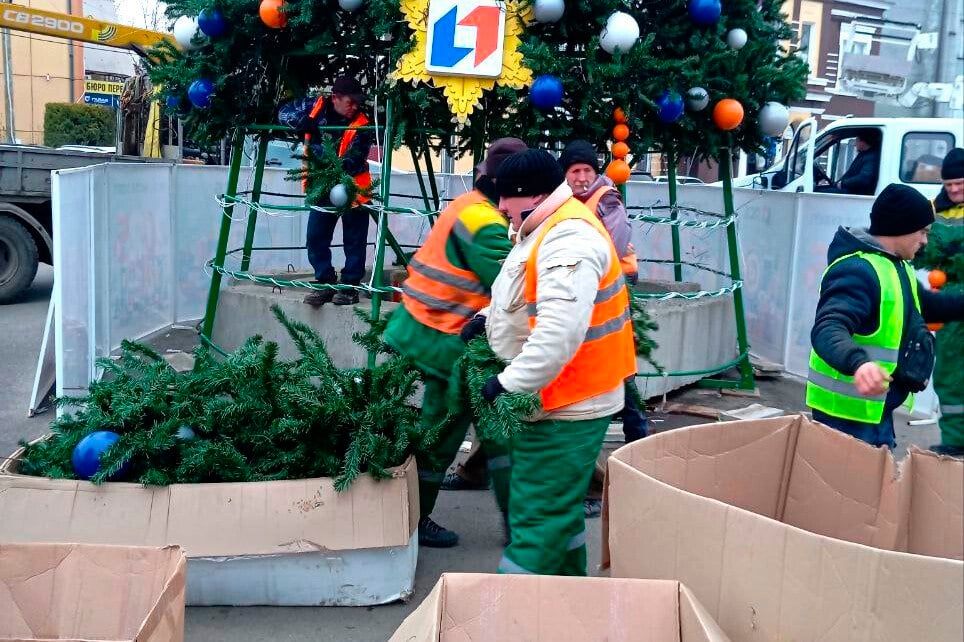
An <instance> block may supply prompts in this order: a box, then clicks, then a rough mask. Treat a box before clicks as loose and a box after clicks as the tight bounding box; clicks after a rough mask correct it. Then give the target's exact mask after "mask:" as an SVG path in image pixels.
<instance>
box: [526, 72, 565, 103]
mask: <svg viewBox="0 0 964 642" xmlns="http://www.w3.org/2000/svg"><path fill="white" fill-rule="evenodd" d="M562 93H563V91H562V81H561V80H559V79H558V78H557V77H556V76H549V75H546V76H539V77H538V78H536V79H535V82H533V83H532V88H531V89H530V90H529V100H531V101H532V104H533V105H535V106H536V108H537V109H541V110H542V111H548V110H550V109H554V108H556V107H558V106H559V105H560V104H562Z"/></svg>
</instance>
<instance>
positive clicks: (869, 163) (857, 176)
mask: <svg viewBox="0 0 964 642" xmlns="http://www.w3.org/2000/svg"><path fill="white" fill-rule="evenodd" d="M856 148H857V157H856V158H854V160H853V162H852V163H851V164H850V167H848V168H847V172H846V173H845V174H844V175H843V176H841V177H840V180H839V181H837V183H836V184H835V185H825V186H821V187H817V188H815V189H814V191H817V192H824V193H830V194H834V193H835V194H862V195H864V196H873V195H874V193H875V192H876V191H877V177H878V176H879V174H880V132H879V131H878V130H876V129H867V130H864V131H861V132H860V133H859V134H858V135H857V142H856Z"/></svg>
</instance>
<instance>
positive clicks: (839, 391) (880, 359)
mask: <svg viewBox="0 0 964 642" xmlns="http://www.w3.org/2000/svg"><path fill="white" fill-rule="evenodd" d="M853 256H857V257H859V258H861V259H863V260H865V261H867V262H868V263H870V265H871V267H873V268H874V273H875V274H876V275H877V282H878V283H879V284H880V311H879V314H878V318H879V325H878V326H877V330H876V331H874V332H873V333H871V334H868V335H861V334H855V335H853V339H854V343H856V344H857V345H859V346H860V347H861V348H863V350H864V351H865V352H866V353H867V356H868V357H870V358H871V359H872V360H873V361H875V362H876V363H877V364H878V365H879V366H880V367H881V368H883V369H884V371H885V372H886V373H887V374H888V375H891V374H893V373H894V370H896V369H897V360H898V357H899V354H900V340H901V337H902V336H903V334H904V316H905V315H904V293H903V288H902V287H901V285H900V276H899V274H898V272H897V267H896V266H895V265H894V263H893V261H891V260H890V259H888V258H887V257H884V256H881V255H880V254H874V253H872V252H855V253H853V254H848V255H846V256H842V257H840V258H839V259H837V260H836V261H834V262H833V263H831V264H830V265H829V266H827V270H826V271H824V275H826V273H827V271H829V270H830V268H832V267H833V266H834V265H836V264H837V263H839V262H840V261H843V260H844V259H848V258H850V257H853ZM901 265H902V268H903V269H904V270H905V271H906V272H907V278H908V279H909V280H910V287H911V292H912V294H913V298H914V305H915V306H916V307H917V310H918V311H919V310H920V300H919V299H918V297H917V277H916V276H915V275H914V269H913V268H912V267H911V265H910V264H909V263H908V262H906V261H901ZM886 398H887V393H886V392H885V393H884V394H882V395H877V396H874V397H866V396H863V395H861V394H860V393H859V392H857V387H856V386H855V385H854V378H853V377H851V376H847V375H845V374H842V373H841V372H838V371H837V370H835V369H834V368H833V366H831V365H830V364H828V363H827V362H826V361H824V360H823V359H822V358H821V357H820V355H818V354H817V352H816V350H813V349H811V350H810V372H809V376H808V381H807V405H808V406H810V407H811V408H814V409H816V410H820V411H822V412H825V413H827V414H828V415H830V416H832V417H839V418H841V419H850V420H851V421H859V422H861V423H868V424H876V423H880V420H881V419H882V418H883V416H884V401H885V400H886Z"/></svg>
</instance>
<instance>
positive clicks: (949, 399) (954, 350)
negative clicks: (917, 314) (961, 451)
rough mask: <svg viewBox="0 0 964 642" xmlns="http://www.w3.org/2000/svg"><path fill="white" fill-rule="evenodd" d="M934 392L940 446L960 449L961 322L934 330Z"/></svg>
mask: <svg viewBox="0 0 964 642" xmlns="http://www.w3.org/2000/svg"><path fill="white" fill-rule="evenodd" d="M934 392H936V393H937V398H938V399H939V400H940V404H941V419H940V426H941V444H943V445H944V446H954V447H957V448H964V322H960V321H958V322H955V323H948V324H947V325H945V326H944V327H943V328H942V329H940V330H938V331H937V362H936V363H935V364H934Z"/></svg>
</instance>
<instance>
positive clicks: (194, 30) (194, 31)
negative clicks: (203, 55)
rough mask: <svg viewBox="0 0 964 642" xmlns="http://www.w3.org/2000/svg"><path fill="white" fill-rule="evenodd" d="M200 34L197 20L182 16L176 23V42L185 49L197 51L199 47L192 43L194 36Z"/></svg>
mask: <svg viewBox="0 0 964 642" xmlns="http://www.w3.org/2000/svg"><path fill="white" fill-rule="evenodd" d="M198 34H200V28H199V27H198V26H197V18H191V17H190V16H181V17H180V18H178V19H177V20H176V21H175V22H174V40H176V41H177V44H179V45H181V46H182V47H183V48H184V49H195V48H197V45H196V44H194V43H193V42H191V41H192V40H194V36H195V35H198Z"/></svg>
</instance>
